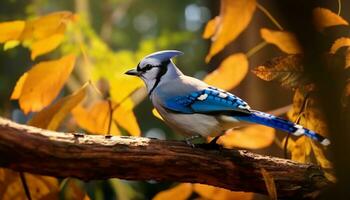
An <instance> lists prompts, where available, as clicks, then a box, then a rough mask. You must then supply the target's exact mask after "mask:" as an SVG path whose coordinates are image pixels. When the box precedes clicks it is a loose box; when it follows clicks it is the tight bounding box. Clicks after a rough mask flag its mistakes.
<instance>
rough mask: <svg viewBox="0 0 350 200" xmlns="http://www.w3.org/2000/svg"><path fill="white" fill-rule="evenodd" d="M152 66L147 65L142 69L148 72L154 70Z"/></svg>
mask: <svg viewBox="0 0 350 200" xmlns="http://www.w3.org/2000/svg"><path fill="white" fill-rule="evenodd" d="M152 67H153V66H152V65H150V64H147V65H146V66H145V67H144V68H143V69H142V71H148V70H150V69H152Z"/></svg>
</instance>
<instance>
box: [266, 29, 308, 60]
mask: <svg viewBox="0 0 350 200" xmlns="http://www.w3.org/2000/svg"><path fill="white" fill-rule="evenodd" d="M260 35H261V37H262V38H263V39H264V40H265V41H266V42H268V43H271V44H274V45H276V46H277V47H278V48H280V49H281V50H282V51H284V52H285V53H288V54H297V53H302V49H301V46H300V44H299V42H298V40H297V39H296V37H295V36H294V34H292V33H290V32H287V31H274V30H271V29H267V28H262V29H260Z"/></svg>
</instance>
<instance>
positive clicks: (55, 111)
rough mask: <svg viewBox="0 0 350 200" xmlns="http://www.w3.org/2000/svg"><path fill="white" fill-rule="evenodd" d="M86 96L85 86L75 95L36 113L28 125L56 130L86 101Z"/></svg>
mask: <svg viewBox="0 0 350 200" xmlns="http://www.w3.org/2000/svg"><path fill="white" fill-rule="evenodd" d="M85 95H86V87H85V86H83V87H82V88H80V89H79V90H78V91H76V92H75V93H73V94H71V95H69V96H66V97H64V98H62V99H60V100H58V101H57V102H56V103H54V104H53V105H51V106H49V107H47V108H45V109H44V110H42V111H40V112H39V113H36V114H35V115H34V116H33V118H32V119H31V120H30V121H29V123H28V124H29V125H31V126H36V127H39V128H43V129H48V130H56V129H57V128H58V127H59V125H60V123H61V121H62V120H63V119H64V118H65V117H66V116H67V115H68V114H69V113H70V111H71V110H72V109H73V108H74V107H75V106H77V105H78V104H79V103H80V102H81V101H82V100H83V99H84V97H85Z"/></svg>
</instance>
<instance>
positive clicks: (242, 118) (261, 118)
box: [125, 50, 330, 146]
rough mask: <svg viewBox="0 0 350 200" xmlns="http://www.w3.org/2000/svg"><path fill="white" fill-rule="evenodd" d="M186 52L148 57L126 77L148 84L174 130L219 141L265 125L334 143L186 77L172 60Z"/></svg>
mask: <svg viewBox="0 0 350 200" xmlns="http://www.w3.org/2000/svg"><path fill="white" fill-rule="evenodd" d="M182 54H183V53H182V52H181V51H178V50H163V51H158V52H155V53H152V54H149V55H147V56H145V57H144V58H143V59H142V60H141V61H140V62H139V63H138V65H137V67H136V68H133V69H130V70H128V71H127V72H125V74H127V75H131V76H137V77H139V78H141V79H142V80H143V82H144V83H145V85H146V88H147V92H148V96H149V98H150V100H151V102H152V103H153V106H154V108H155V109H156V110H157V111H158V113H159V114H160V115H161V117H162V118H163V120H164V122H165V123H166V124H167V125H168V126H170V128H172V129H174V130H176V131H178V132H180V133H182V134H184V135H186V136H189V137H188V138H190V139H192V138H196V137H203V138H206V137H208V136H211V137H215V141H214V142H215V143H216V140H217V139H218V138H219V137H220V136H221V135H223V134H224V133H225V131H227V130H229V129H232V128H235V127H241V126H244V125H246V124H252V123H253V124H261V125H265V126H268V127H272V128H275V129H278V130H281V131H284V132H287V133H290V134H292V135H295V136H301V135H305V136H307V137H309V138H311V139H313V140H315V141H318V142H320V143H321V144H322V145H324V146H327V145H329V144H330V140H329V139H327V138H325V137H323V136H322V135H320V134H318V133H316V132H314V131H312V130H309V129H307V128H304V127H303V126H301V125H299V124H296V123H293V122H291V121H288V120H286V119H283V118H280V117H276V116H274V115H271V114H268V113H265V112H261V111H258V110H253V109H252V108H251V107H250V106H249V105H248V103H246V102H245V101H243V100H242V99H241V98H239V97H237V96H235V95H234V94H232V93H229V92H227V91H225V90H222V89H219V88H216V87H214V86H211V85H208V84H207V83H205V82H203V81H201V80H199V79H196V78H193V77H190V76H186V75H184V74H183V73H182V72H181V71H180V69H179V68H178V67H177V66H176V65H175V64H174V62H173V61H172V59H173V58H174V57H176V56H180V55H182Z"/></svg>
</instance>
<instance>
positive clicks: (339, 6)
mask: <svg viewBox="0 0 350 200" xmlns="http://www.w3.org/2000/svg"><path fill="white" fill-rule="evenodd" d="M340 12H341V0H338V13H337V14H338V15H340Z"/></svg>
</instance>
